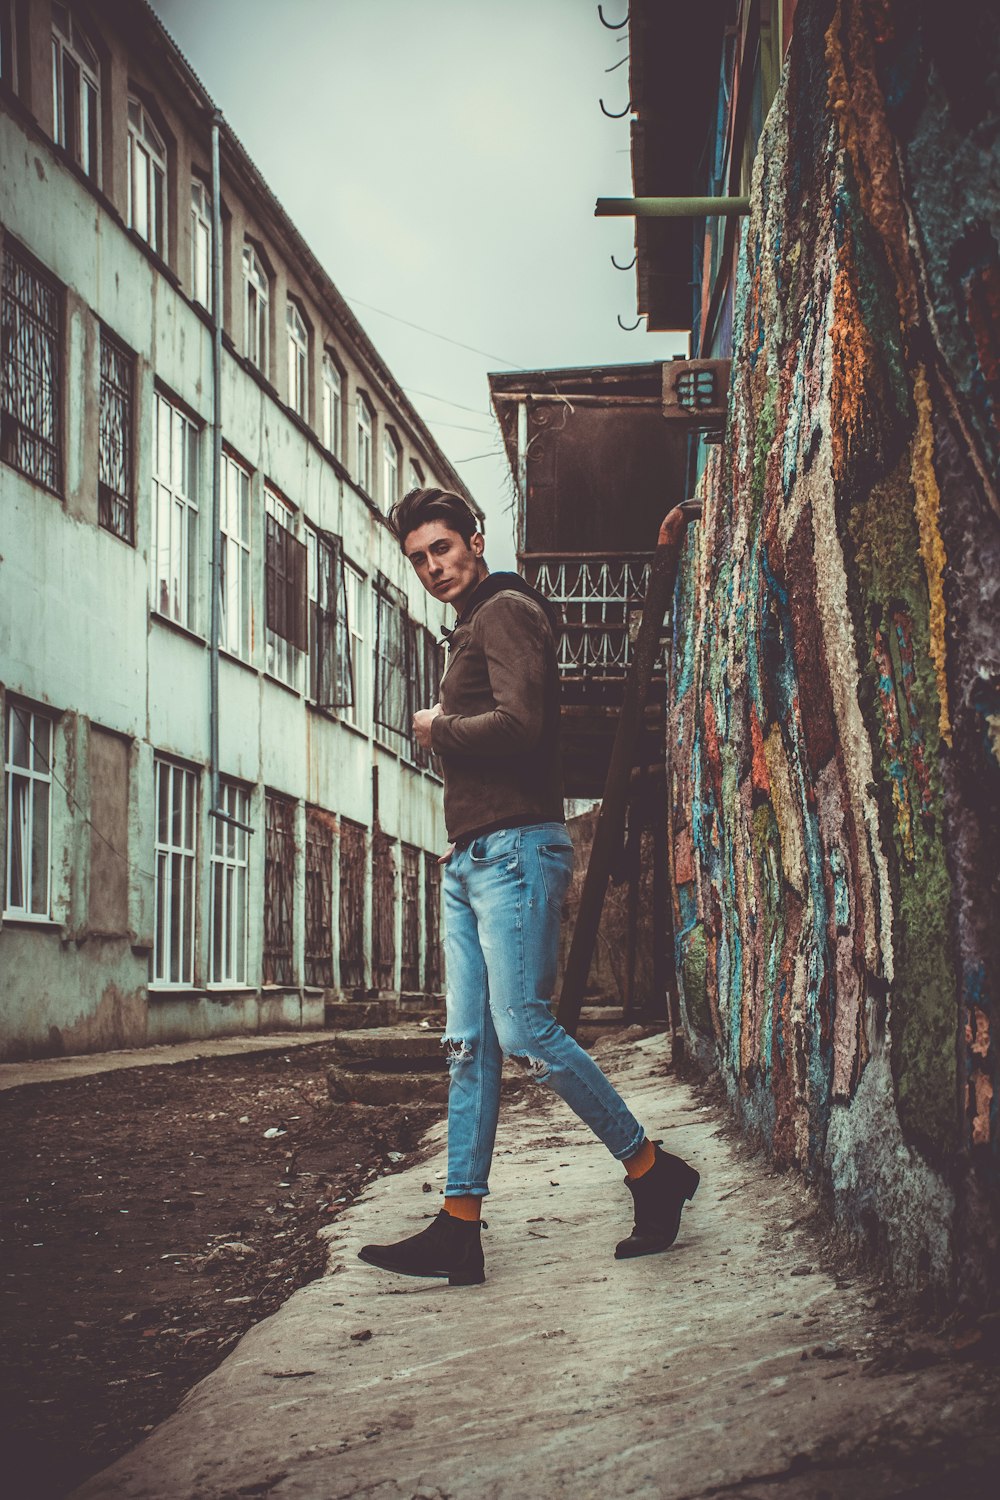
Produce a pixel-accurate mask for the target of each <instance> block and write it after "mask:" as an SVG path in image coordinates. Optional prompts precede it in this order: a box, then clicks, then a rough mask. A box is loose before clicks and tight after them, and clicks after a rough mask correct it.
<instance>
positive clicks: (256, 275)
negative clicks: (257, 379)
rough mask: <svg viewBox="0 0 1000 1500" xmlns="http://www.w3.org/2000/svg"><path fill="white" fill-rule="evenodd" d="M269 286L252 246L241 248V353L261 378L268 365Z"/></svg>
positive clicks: (258, 257) (262, 265) (261, 263)
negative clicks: (254, 367)
mask: <svg viewBox="0 0 1000 1500" xmlns="http://www.w3.org/2000/svg"><path fill="white" fill-rule="evenodd" d="M269 301H270V286H269V283H268V279H267V272H266V271H265V269H264V263H263V261H262V260H261V258H260V256H259V255H258V254H257V252H256V250H255V249H254V248H253V246H252V245H244V246H243V353H244V354H245V356H246V358H247V359H248V360H249V361H250V363H251V364H252V365H256V366H257V369H258V370H260V372H261V374H263V375H266V374H267V372H268V369H269V362H268V348H269V345H268V304H269Z"/></svg>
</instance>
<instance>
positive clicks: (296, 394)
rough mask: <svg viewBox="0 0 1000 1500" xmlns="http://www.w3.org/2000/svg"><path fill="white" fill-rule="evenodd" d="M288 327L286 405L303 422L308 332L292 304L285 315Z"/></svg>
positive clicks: (306, 400) (306, 406) (306, 402)
mask: <svg viewBox="0 0 1000 1500" xmlns="http://www.w3.org/2000/svg"><path fill="white" fill-rule="evenodd" d="M285 319H286V323H287V326H288V404H289V406H290V407H291V408H292V410H293V411H294V412H297V413H298V414H299V416H300V417H302V418H303V420H304V419H305V418H306V417H307V416H308V415H309V330H308V328H307V327H306V320H305V318H304V317H303V316H302V314H301V313H300V312H299V309H298V308H297V307H296V305H295V303H294V302H289V304H288V311H287V313H286V314H285Z"/></svg>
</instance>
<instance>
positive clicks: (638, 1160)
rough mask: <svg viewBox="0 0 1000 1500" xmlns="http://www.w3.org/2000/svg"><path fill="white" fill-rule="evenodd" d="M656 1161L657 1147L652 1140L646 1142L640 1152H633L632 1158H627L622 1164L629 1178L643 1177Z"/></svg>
mask: <svg viewBox="0 0 1000 1500" xmlns="http://www.w3.org/2000/svg"><path fill="white" fill-rule="evenodd" d="M655 1160H656V1147H655V1146H654V1145H653V1142H652V1141H650V1140H644V1141H643V1143H642V1145H641V1146H640V1147H639V1149H638V1151H633V1153H632V1155H631V1156H626V1158H625V1160H624V1161H623V1162H622V1166H623V1167H624V1168H625V1172H626V1175H627V1176H629V1177H641V1176H642V1174H643V1173H644V1172H648V1171H649V1169H650V1167H651V1166H652V1165H653V1163H654V1161H655Z"/></svg>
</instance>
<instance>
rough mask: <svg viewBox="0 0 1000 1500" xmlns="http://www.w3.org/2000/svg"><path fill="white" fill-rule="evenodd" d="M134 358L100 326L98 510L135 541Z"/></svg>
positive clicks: (115, 530)
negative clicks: (133, 463)
mask: <svg viewBox="0 0 1000 1500" xmlns="http://www.w3.org/2000/svg"><path fill="white" fill-rule="evenodd" d="M134 387H135V359H134V357H133V355H132V354H131V352H130V351H129V350H128V349H126V348H125V346H124V344H122V343H120V342H119V340H118V339H116V338H115V336H114V334H113V333H111V332H110V331H109V330H108V329H107V328H105V327H104V326H103V325H102V326H101V395H100V407H99V418H98V481H97V514H98V520H99V522H100V525H101V526H102V527H103V529H104V530H105V531H110V532H111V535H112V536H116V537H118V538H119V539H120V540H121V541H123V542H128V544H129V545H130V546H134V545H135V500H134V493H133V483H132V412H133V393H134Z"/></svg>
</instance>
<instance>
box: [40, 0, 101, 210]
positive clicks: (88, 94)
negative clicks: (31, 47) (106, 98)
mask: <svg viewBox="0 0 1000 1500" xmlns="http://www.w3.org/2000/svg"><path fill="white" fill-rule="evenodd" d="M100 76H101V70H100V64H99V62H98V60H97V53H96V52H95V51H94V49H93V47H92V46H91V44H90V42H89V41H88V40H87V36H86V33H85V32H84V30H83V28H82V26H81V25H80V23H79V21H78V20H77V19H76V17H75V16H74V15H72V14H71V12H70V10H69V7H68V6H66V5H60V4H59V0H53V3H52V121H53V126H54V135H55V139H56V142H57V144H58V145H60V146H62V147H63V148H64V149H65V150H66V152H67V153H68V154H69V155H70V156H71V157H72V158H73V160H74V161H75V162H77V163H78V164H79V165H80V166H81V167H82V168H83V170H84V171H85V172H86V174H87V176H88V177H90V178H92V179H93V181H94V182H99V181H100V160H101V153H100V131H101V124H100V120H101V83H100Z"/></svg>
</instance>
